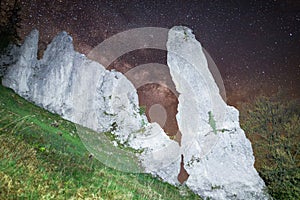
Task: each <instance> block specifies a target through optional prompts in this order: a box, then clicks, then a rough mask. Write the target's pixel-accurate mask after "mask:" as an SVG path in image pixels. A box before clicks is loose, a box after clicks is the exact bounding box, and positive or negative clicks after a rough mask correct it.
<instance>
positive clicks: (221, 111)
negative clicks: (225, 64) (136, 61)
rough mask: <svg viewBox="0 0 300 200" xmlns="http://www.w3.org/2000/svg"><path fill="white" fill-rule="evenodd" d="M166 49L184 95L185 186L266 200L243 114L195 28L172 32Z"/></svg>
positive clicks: (181, 101)
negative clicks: (228, 96) (223, 87)
mask: <svg viewBox="0 0 300 200" xmlns="http://www.w3.org/2000/svg"><path fill="white" fill-rule="evenodd" d="M167 50H168V57H167V59H168V60H167V62H168V66H169V68H170V73H171V76H172V79H173V82H174V83H175V86H176V90H177V91H178V92H179V93H180V95H179V105H178V114H177V116H176V118H177V122H178V126H179V129H180V131H181V133H182V141H181V144H182V154H183V155H184V166H185V169H186V170H187V172H188V173H189V175H190V176H189V178H188V180H187V182H186V185H187V186H188V187H189V188H191V189H192V190H193V191H194V192H195V193H197V194H199V195H200V196H202V197H210V198H211V199H218V200H220V199H266V198H267V197H266V196H265V194H264V193H263V188H264V186H265V185H264V182H263V180H262V179H261V178H260V177H259V175H258V173H257V172H256V170H255V168H254V156H253V152H252V148H251V144H250V142H249V140H248V139H247V138H246V136H245V134H244V132H243V130H242V129H241V128H240V126H239V119H238V111H237V110H236V109H235V108H234V107H231V106H227V105H226V103H225V102H224V101H223V99H222V98H221V96H220V95H219V90H218V87H217V85H216V83H215V81H214V79H213V77H212V75H211V73H210V71H209V69H208V66H207V61H206V58H205V55H204V53H203V51H202V47H201V44H200V43H199V42H198V41H197V40H196V39H195V36H194V35H193V34H192V31H191V30H190V29H188V28H186V27H181V26H179V27H174V28H172V29H171V30H170V31H169V37H168V42H167ZM209 112H210V113H211V114H212V115H213V117H210V115H209V114H208V113H209ZM211 119H213V120H214V121H215V122H216V127H215V128H213V125H212V123H211V121H210V120H211Z"/></svg>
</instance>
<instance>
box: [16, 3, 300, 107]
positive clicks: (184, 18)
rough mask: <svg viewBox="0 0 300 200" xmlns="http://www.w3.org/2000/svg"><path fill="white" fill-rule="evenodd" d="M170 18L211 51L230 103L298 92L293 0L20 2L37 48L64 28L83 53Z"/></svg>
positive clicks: (298, 6)
mask: <svg viewBox="0 0 300 200" xmlns="http://www.w3.org/2000/svg"><path fill="white" fill-rule="evenodd" d="M175 25H185V26H188V27H190V28H191V29H193V31H194V34H195V35H196V38H197V39H198V40H199V41H200V42H201V44H202V45H203V47H204V48H205V49H206V50H207V51H208V52H209V53H210V55H211V56H212V58H213V59H214V61H215V62H216V64H217V66H218V68H219V70H220V72H221V75H222V77H223V80H224V84H225V88H226V92H227V97H228V102H229V103H230V104H234V105H236V104H238V102H244V101H248V100H250V99H251V98H252V97H253V96H255V95H257V94H266V95H270V94H272V93H274V92H276V90H277V89H278V87H279V86H280V87H281V88H283V89H284V90H286V91H288V94H289V95H290V96H291V97H293V98H294V97H300V94H299V93H300V78H299V77H300V1H299V0H272V1H271V0H261V1H243V0H231V1H229V0H228V1H227V0H226V1H225V0H223V1H212V0H209V1H206V0H201V1H200V0H198V1H184V0H182V1H96V0H84V1H83V0H82V1H80V0H51V1H50V0H49V1H45V0H31V1H23V2H22V28H21V30H20V34H21V36H22V37H24V36H25V35H27V34H28V33H29V32H30V31H31V30H32V29H33V28H37V29H38V30H39V31H40V37H41V42H40V48H41V49H44V48H45V47H46V45H47V44H48V43H49V42H50V41H51V39H52V38H53V37H54V36H55V35H56V34H57V33H59V32H60V31H63V30H66V31H67V32H68V33H69V34H70V35H71V36H72V37H73V39H74V44H75V48H76V50H77V51H79V52H81V53H84V54H88V53H89V51H90V50H91V49H93V47H95V46H96V45H97V44H99V43H101V42H102V41H103V40H104V39H107V38H109V37H110V36H112V35H114V34H116V33H118V32H121V31H125V30H128V29H131V28H138V27H147V26H152V27H164V28H171V27H172V26H175ZM160 54H161V53H159V52H153V51H148V52H147V51H146V53H145V51H144V52H143V53H142V55H141V54H139V53H138V52H136V54H134V53H133V54H132V55H127V56H126V59H125V58H124V59H123V60H122V62H121V64H124V65H128V64H129V65H132V66H134V65H137V64H140V63H145V62H148V61H149V59H150V60H151V58H157V59H158V60H159V59H165V57H164V56H163V55H160ZM133 60H134V61H133ZM151 61H153V60H151ZM162 62H165V61H162ZM119 64H120V63H119Z"/></svg>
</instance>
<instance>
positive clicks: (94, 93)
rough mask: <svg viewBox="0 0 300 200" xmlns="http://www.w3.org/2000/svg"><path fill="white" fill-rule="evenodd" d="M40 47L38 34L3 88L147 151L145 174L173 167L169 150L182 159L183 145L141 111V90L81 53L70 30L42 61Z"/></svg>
mask: <svg viewBox="0 0 300 200" xmlns="http://www.w3.org/2000/svg"><path fill="white" fill-rule="evenodd" d="M37 44H38V31H37V30H34V31H32V32H31V33H30V35H29V36H28V37H27V38H26V40H25V43H24V44H23V45H22V46H21V48H20V52H21V53H20V56H18V57H17V59H16V60H17V63H16V64H15V65H12V66H10V67H9V70H8V72H7V73H6V74H5V75H4V77H3V81H2V83H3V85H5V86H7V87H10V88H12V89H13V90H14V91H15V92H16V93H18V94H19V95H20V96H22V97H24V98H25V99H27V100H29V101H31V102H34V103H35V104H36V105H39V106H41V107H43V108H45V109H46V110H49V111H51V112H53V113H57V114H59V115H61V116H62V117H63V118H65V119H67V120H70V121H72V122H75V123H77V124H80V125H83V126H85V127H88V128H90V129H93V130H95V131H98V132H99V134H101V133H102V134H103V132H111V133H113V134H114V135H115V136H116V138H117V140H118V142H120V143H121V144H124V145H130V146H131V147H132V148H135V149H143V150H144V152H143V153H142V154H140V155H138V156H139V159H140V161H141V169H143V170H144V171H140V172H149V173H153V174H154V173H155V172H156V170H157V169H159V168H161V167H163V166H166V165H169V162H172V161H173V160H174V157H173V156H169V154H170V152H168V151H167V150H169V151H173V150H174V149H176V151H177V156H179V146H178V144H177V143H176V142H174V141H172V140H170V139H169V137H168V136H167V135H166V134H165V132H164V131H163V130H162V128H161V127H160V126H159V125H158V124H156V123H153V124H151V123H149V122H148V121H147V118H146V116H145V115H141V114H140V113H139V106H138V95H137V91H136V89H135V88H134V86H133V84H132V83H131V82H130V81H129V80H128V79H127V78H126V77H125V76H124V75H123V74H121V73H119V72H116V71H108V70H106V69H105V68H104V67H103V66H102V65H101V64H99V63H97V62H95V61H92V60H89V59H88V58H86V57H85V56H84V55H82V54H79V53H78V52H75V51H74V47H73V43H72V38H71V37H70V36H69V35H68V34H67V33H66V32H62V33H60V34H58V35H57V36H56V37H55V38H54V39H53V41H52V42H51V43H50V44H49V45H48V47H47V49H46V51H45V52H44V56H43V58H42V59H41V60H37ZM86 145H90V144H86ZM115 146H116V143H114V147H115ZM111 151H112V152H111V153H113V152H114V149H112V150H111ZM173 155H174V154H173ZM108 159H109V158H108ZM176 159H177V158H176ZM178 166H179V164H178Z"/></svg>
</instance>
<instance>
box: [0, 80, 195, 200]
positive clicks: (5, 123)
mask: <svg viewBox="0 0 300 200" xmlns="http://www.w3.org/2000/svg"><path fill="white" fill-rule="evenodd" d="M0 144H1V145H0V199H5V200H8V199H110V200H111V199H120V200H126V199H151V200H152V199H168V200H169V199H174V200H176V199H200V197H198V196H197V195H195V194H194V193H192V192H191V191H190V190H188V189H187V188H186V187H185V186H181V187H179V188H176V187H174V186H172V185H170V184H167V183H164V182H162V181H161V180H159V179H158V178H153V177H152V176H150V175H147V174H131V173H123V172H120V171H116V170H114V169H111V168H108V167H106V166H105V165H103V164H102V163H101V162H100V161H98V160H96V159H95V158H94V156H92V155H91V154H90V153H89V152H88V151H87V150H86V148H85V146H84V145H83V144H82V142H81V140H80V138H79V136H78V135H77V132H76V128H75V125H74V124H73V123H71V122H68V121H66V120H63V119H61V118H60V117H59V116H58V115H54V114H52V113H49V112H47V111H45V110H43V109H41V108H39V107H37V106H35V105H33V104H31V103H29V102H27V101H25V100H24V99H23V98H20V97H19V96H18V95H16V94H15V93H13V91H12V90H10V89H7V88H4V87H3V86H1V85H0Z"/></svg>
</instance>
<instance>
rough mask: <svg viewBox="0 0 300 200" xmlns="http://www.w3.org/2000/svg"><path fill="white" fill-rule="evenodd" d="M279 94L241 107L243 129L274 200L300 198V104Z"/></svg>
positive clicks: (258, 168) (256, 163)
mask: <svg viewBox="0 0 300 200" xmlns="http://www.w3.org/2000/svg"><path fill="white" fill-rule="evenodd" d="M286 96H287V95H285V94H284V92H282V91H280V92H278V94H277V95H274V96H272V97H262V96H261V97H259V98H257V99H256V101H255V102H254V103H253V104H246V105H243V106H242V110H241V117H240V121H241V127H242V128H243V129H244V130H245V133H246V134H247V136H248V138H249V139H250V140H251V142H252V146H253V150H254V155H255V159H256V162H255V167H256V169H257V170H258V172H259V174H260V176H261V177H262V178H263V179H264V181H265V183H266V185H267V189H268V193H270V194H271V195H272V196H273V198H274V199H300V155H299V153H300V104H299V103H300V102H299V101H297V100H288V99H287V98H286Z"/></svg>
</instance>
